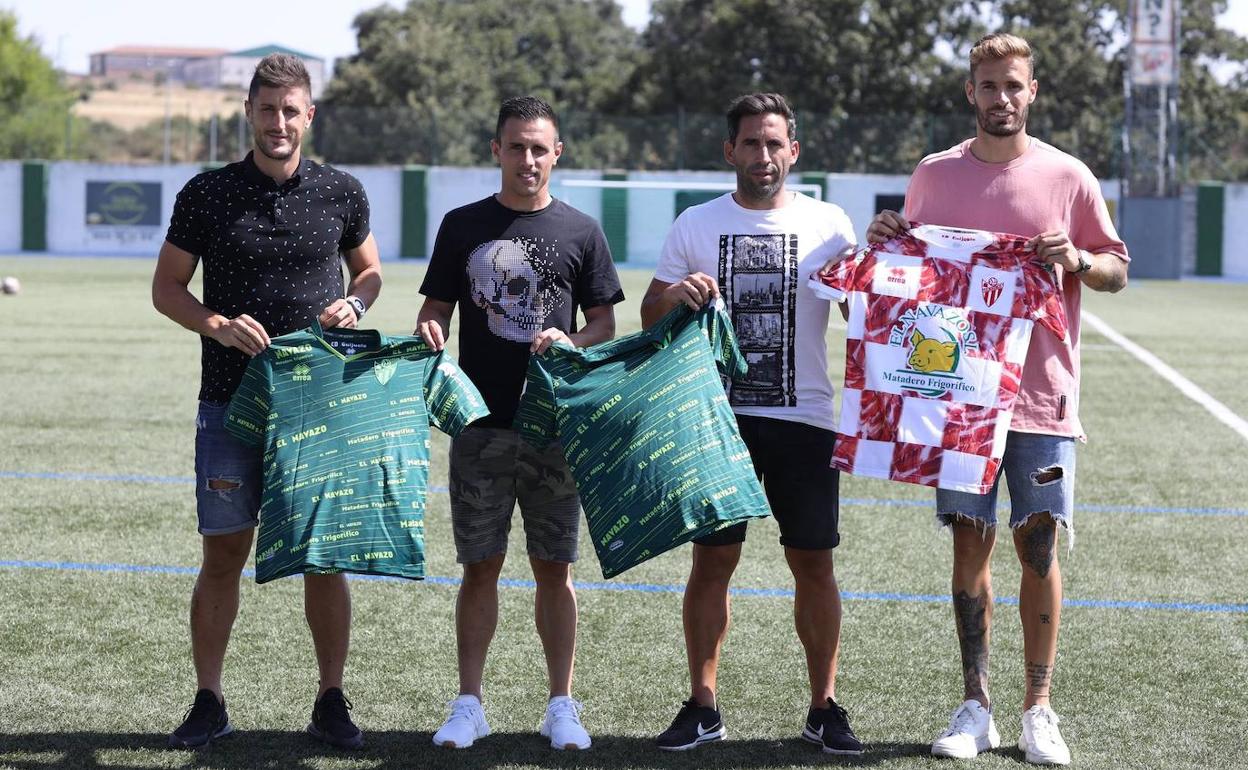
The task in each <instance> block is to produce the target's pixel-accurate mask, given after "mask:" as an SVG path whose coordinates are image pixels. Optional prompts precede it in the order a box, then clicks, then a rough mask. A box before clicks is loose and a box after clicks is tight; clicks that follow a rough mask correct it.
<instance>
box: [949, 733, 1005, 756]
mask: <svg viewBox="0 0 1248 770" xmlns="http://www.w3.org/2000/svg"><path fill="white" fill-rule="evenodd" d="M1000 745H1001V737H1000V736H997V739H996V740H995V741H994V740H993V739H992V736H991V735H985V736H984V739H983V741H982V742H981V741H980V740H979V739H976V740H975V753H974V754H956V753H954V752H952V751H946V750H941V749H937V748H936V746H935V745H933V746H932V756H933V757H947V758H949V759H974V758H975V757H978V756H979V755H980V754H983V753H984V752H985V751H992V750H993V749H995V748H997V747H998V746H1000ZM1019 748H1022V747H1021V746H1020V747H1019Z"/></svg>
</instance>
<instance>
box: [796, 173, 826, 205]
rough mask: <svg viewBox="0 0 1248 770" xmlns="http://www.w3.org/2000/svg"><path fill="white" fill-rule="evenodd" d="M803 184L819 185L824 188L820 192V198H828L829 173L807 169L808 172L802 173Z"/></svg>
mask: <svg viewBox="0 0 1248 770" xmlns="http://www.w3.org/2000/svg"><path fill="white" fill-rule="evenodd" d="M802 184H817V185H819V189H820V190H822V192H821V193H820V196H819V199H820V200H825V201H826V200H827V199H828V175H827V174H824V173H823V172H820V171H807V172H806V173H804V174H802Z"/></svg>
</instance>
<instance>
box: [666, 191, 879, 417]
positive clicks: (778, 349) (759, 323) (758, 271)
mask: <svg viewBox="0 0 1248 770" xmlns="http://www.w3.org/2000/svg"><path fill="white" fill-rule="evenodd" d="M789 195H790V198H789V200H788V202H787V203H786V204H785V205H783V206H781V207H780V208H776V209H767V210H761V211H760V210H756V209H747V208H745V207H743V206H741V205H740V204H738V203H737V202H736V200H734V199H733V197H732V194H731V193H728V194H724V195H722V196H720V197H718V198H715V199H714V200H711V201H708V202H706V203H703V204H701V205H699V206H692V207H690V208H688V209H686V210H685V211H683V212H681V214H680V216H678V217H677V218H676V221H675V223H673V225H672V229H671V231H670V232H668V234H667V240H666V241H664V243H663V252H662V254H661V255H660V256H659V264H658V267H657V268H656V270H655V276H654V277H655V278H657V279H658V280H660V281H663V282H665V283H676V282H678V281H680V280H683V279H684V278H685V276H687V275H689V274H691V273H706V274H707V275H709V276H711V277H713V278H715V279H716V281H718V283H719V290H720V294H721V295H722V296H723V298H724V302H725V304H726V305H727V308H728V314H729V316H730V317H731V318H732V324H733V328H734V329H735V330H736V334H737V342H738V344H739V345H740V348H741V352H742V354H743V355H744V356H745V359H746V362H747V363H748V365H749V367H750V371H749V374H747V375H746V378H745V379H744V380H743V381H738V382H734V383H733V385H732V389H731V391H730V393H729V401H730V403H731V404H732V410H733V411H734V412H735V413H737V414H744V415H752V416H756V417H771V418H774V419H779V420H790V421H793V422H803V423H807V424H809V425H816V426H818V427H821V428H826V429H828V430H832V429H833V428H834V425H835V421H834V419H833V413H832V409H833V407H832V381H831V379H829V377H828V350H827V342H826V339H825V336H824V335H825V334H826V332H827V328H828V312H829V309H830V307H831V304H830V303H829V302H828V300H826V299H821V298H820V297H819V296H818V295H816V294H815V292H813V291H812V290H811V289H810V287H809V285H808V283H807V278H808V277H809V276H810V274H811V273H813V272H815V271H817V270H818V269H819V268H821V267H823V265H824V263H825V262H827V261H828V260H829V259H831V258H832V257H835V256H836V255H838V254H840V253H842V252H843V251H845V250H846V249H850V248H852V247H853V246H854V243H855V238H854V228H853V225H852V224H851V223H850V221H849V217H848V216H846V215H845V212H844V211H842V210H841V208H840V207H839V206H835V205H833V204H831V203H824V202H822V201H817V200H815V199H814V198H811V197H809V196H806V195H802V194H800V193H789Z"/></svg>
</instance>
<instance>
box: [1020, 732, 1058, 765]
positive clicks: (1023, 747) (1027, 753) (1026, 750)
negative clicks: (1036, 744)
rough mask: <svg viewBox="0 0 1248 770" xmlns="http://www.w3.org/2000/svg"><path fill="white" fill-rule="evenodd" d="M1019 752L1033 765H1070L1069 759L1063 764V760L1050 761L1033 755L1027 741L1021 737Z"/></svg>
mask: <svg viewBox="0 0 1248 770" xmlns="http://www.w3.org/2000/svg"><path fill="white" fill-rule="evenodd" d="M1018 750H1019V751H1021V752H1023V758H1024V759H1026V760H1027V762H1028V763H1030V764H1033V765H1059V766H1063V767H1064V766H1066V765H1069V764H1070V760H1069V759H1067V760H1066V761H1064V762H1063V761H1062V760H1061V759H1049V758H1045V757H1041V756H1040V755H1039V754H1035V753H1033V752H1032V750H1031V747H1030V746H1028V745H1027V741H1025V740H1023V737H1022V736H1021V735H1020V736H1019V738H1018Z"/></svg>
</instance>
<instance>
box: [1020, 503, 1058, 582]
mask: <svg viewBox="0 0 1248 770" xmlns="http://www.w3.org/2000/svg"><path fill="white" fill-rule="evenodd" d="M1035 515H1037V516H1043V515H1045V514H1043V513H1038V514H1035ZM1056 539H1057V524H1055V523H1053V522H1052V521H1047V522H1036V523H1035V524H1034V525H1033V526H1032V527H1031V528H1030V529H1028V530H1027V531H1026V532H1024V533H1023V548H1022V551H1023V554H1022V555H1023V563H1024V564H1025V565H1027V566H1028V567H1031V568H1032V570H1034V571H1035V573H1036V574H1037V575H1039V576H1040V577H1042V578H1043V577H1048V576H1049V568H1051V567H1052V566H1053V543H1054V541H1055V540H1056Z"/></svg>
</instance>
